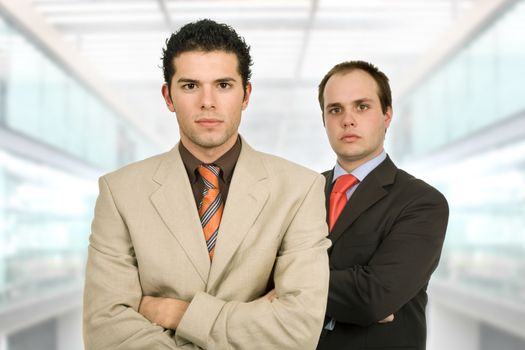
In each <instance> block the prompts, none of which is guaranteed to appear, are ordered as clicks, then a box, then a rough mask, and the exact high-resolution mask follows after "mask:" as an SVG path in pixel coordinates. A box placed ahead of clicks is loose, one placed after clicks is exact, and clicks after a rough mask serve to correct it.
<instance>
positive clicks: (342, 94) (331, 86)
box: [324, 69, 379, 104]
mask: <svg viewBox="0 0 525 350" xmlns="http://www.w3.org/2000/svg"><path fill="white" fill-rule="evenodd" d="M378 91H379V88H378V85H377V83H376V81H375V80H374V78H373V77H372V76H371V75H370V74H368V73H367V72H365V71H364V70H361V69H354V70H351V71H349V72H341V73H336V74H334V75H332V76H331V77H330V79H328V81H327V83H326V86H325V89H324V99H325V104H326V103H331V102H343V101H348V100H352V101H353V100H358V99H364V98H367V99H375V100H377V101H379V96H378Z"/></svg>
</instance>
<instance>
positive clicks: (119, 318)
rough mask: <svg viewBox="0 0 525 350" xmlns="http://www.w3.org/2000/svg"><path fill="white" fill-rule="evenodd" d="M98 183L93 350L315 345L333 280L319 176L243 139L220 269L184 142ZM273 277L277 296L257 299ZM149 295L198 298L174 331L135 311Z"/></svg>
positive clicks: (89, 280)
mask: <svg viewBox="0 0 525 350" xmlns="http://www.w3.org/2000/svg"><path fill="white" fill-rule="evenodd" d="M99 185H100V195H99V197H98V199H97V203H96V208H95V216H94V219H93V224H92V234H91V237H90V245H89V254H88V262H87V271H86V284H85V292H84V342H85V346H86V350H103V349H112V350H115V349H125V350H132V349H144V350H146V349H147V350H157V349H199V348H204V349H297V350H299V349H300V350H304V349H314V348H315V346H316V344H317V341H318V337H319V334H320V332H321V328H322V322H323V319H324V313H325V307H326V300H327V292H328V278H329V270H328V258H327V248H328V247H329V245H330V243H329V240H328V239H326V235H327V227H326V223H325V206H324V204H325V200H324V192H323V190H324V187H323V186H324V178H323V177H322V176H321V175H319V174H316V173H314V172H313V171H310V170H307V169H305V168H303V167H300V166H298V165H295V164H293V163H291V162H288V161H285V160H283V159H280V158H277V157H274V156H270V155H267V154H264V153H260V152H256V151H254V150H253V149H251V148H250V147H249V146H248V145H247V144H246V142H244V140H243V145H242V151H241V154H240V156H239V160H238V162H237V165H236V168H235V172H234V174H233V178H232V182H231V185H230V190H229V194H228V200H227V202H226V206H225V209H224V214H223V218H222V221H221V226H220V230H219V235H218V241H217V244H216V247H215V256H214V258H213V263H210V259H209V257H208V252H207V250H206V244H205V240H204V235H203V233H202V228H201V225H200V221H199V216H198V213H197V208H196V205H195V200H194V197H193V194H192V191H191V187H190V183H189V180H188V176H187V174H186V171H185V169H184V165H183V163H182V160H181V158H180V154H179V152H178V147H175V148H173V149H172V150H171V151H170V152H167V153H164V154H161V155H158V156H155V157H152V158H149V159H146V160H143V161H140V162H137V163H134V164H131V165H129V166H126V167H124V168H122V169H120V170H118V171H116V172H113V173H110V174H108V175H106V176H103V177H102V178H101V179H100V181H99ZM270 280H273V283H274V284H275V289H276V292H277V295H278V299H275V300H274V301H272V302H270V301H268V300H258V298H259V297H261V296H262V295H264V294H265V292H266V291H267V288H268V283H269V281H270ZM143 295H149V296H162V297H172V298H178V299H183V300H186V301H188V302H190V305H189V308H188V310H187V311H186V313H185V315H184V317H183V318H182V321H181V323H180V325H179V327H178V329H177V330H176V333H175V332H174V331H172V330H165V329H163V328H162V327H160V326H156V325H154V324H152V323H150V322H149V321H148V320H146V319H145V318H144V317H143V316H142V315H140V314H139V313H138V312H137V310H138V307H139V303H140V300H141V297H142V296H143Z"/></svg>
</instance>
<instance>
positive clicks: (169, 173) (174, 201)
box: [150, 145, 210, 283]
mask: <svg viewBox="0 0 525 350" xmlns="http://www.w3.org/2000/svg"><path fill="white" fill-rule="evenodd" d="M153 179H154V181H156V182H157V183H159V184H160V185H161V186H160V187H159V188H158V190H157V191H155V192H153V194H152V195H151V197H150V198H151V201H152V203H153V205H154V206H155V208H156V209H157V212H158V213H159V215H160V217H161V218H162V220H163V221H164V223H165V224H166V226H167V227H168V229H169V230H170V232H171V234H172V235H173V236H174V237H175V239H176V240H177V241H178V242H179V244H180V246H181V247H182V249H183V250H184V251H185V253H186V255H187V256H188V259H189V260H190V261H191V262H192V264H193V266H194V267H195V269H196V270H197V272H198V274H199V276H200V277H201V279H202V280H203V282H204V283H206V281H207V280H208V274H209V270H210V259H209V255H208V250H207V249H206V242H205V241H204V234H203V232H202V227H201V224H200V219H199V214H198V212H197V208H196V206H195V200H194V197H193V193H192V190H191V186H190V182H189V179H188V175H187V174H186V170H185V168H184V165H183V163H182V159H181V157H180V154H179V151H178V145H177V146H175V147H174V148H173V149H172V150H171V151H170V152H168V153H167V154H166V156H165V157H164V159H163V160H162V162H161V164H160V165H159V168H158V169H157V171H156V173H155V175H154V177H153ZM175 268H176V267H175Z"/></svg>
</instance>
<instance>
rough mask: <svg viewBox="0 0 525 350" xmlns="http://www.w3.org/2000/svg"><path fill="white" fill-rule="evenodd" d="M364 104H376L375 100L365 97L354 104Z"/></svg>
mask: <svg viewBox="0 0 525 350" xmlns="http://www.w3.org/2000/svg"><path fill="white" fill-rule="evenodd" d="M363 102H374V99H372V98H368V97H364V98H359V99H357V100H355V101H354V102H353V103H354V104H360V103H363Z"/></svg>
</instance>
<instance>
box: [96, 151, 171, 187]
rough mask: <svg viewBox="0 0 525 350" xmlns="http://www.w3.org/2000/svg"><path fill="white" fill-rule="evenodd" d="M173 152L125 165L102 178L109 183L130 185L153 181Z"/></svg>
mask: <svg viewBox="0 0 525 350" xmlns="http://www.w3.org/2000/svg"><path fill="white" fill-rule="evenodd" d="M170 153H171V152H164V153H161V154H157V155H154V156H152V157H149V158H146V159H143V160H139V161H136V162H133V163H130V164H128V165H125V166H123V167H121V168H119V169H117V170H115V171H112V172H110V173H107V174H105V175H103V176H102V178H104V179H105V180H106V181H107V182H108V183H112V184H123V185H130V184H133V183H137V182H140V181H141V180H143V179H151V178H152V177H153V175H154V173H155V172H156V171H157V169H158V167H159V165H160V164H161V163H162V161H163V160H164V159H166V158H169V155H170Z"/></svg>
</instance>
